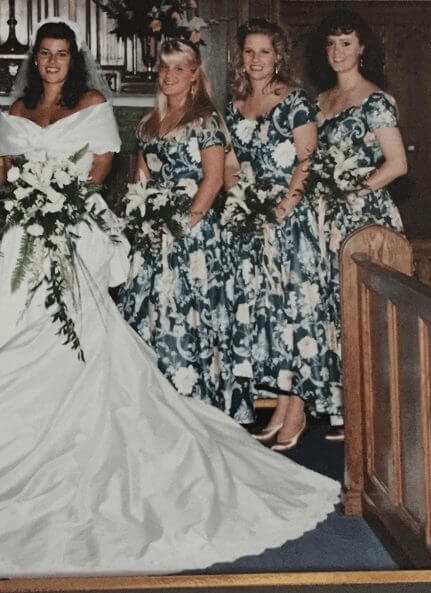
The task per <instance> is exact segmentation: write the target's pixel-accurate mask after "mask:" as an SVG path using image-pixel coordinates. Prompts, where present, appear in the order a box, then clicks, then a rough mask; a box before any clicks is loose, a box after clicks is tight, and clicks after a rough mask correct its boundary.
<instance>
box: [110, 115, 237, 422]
mask: <svg viewBox="0 0 431 593" xmlns="http://www.w3.org/2000/svg"><path fill="white" fill-rule="evenodd" d="M225 145H226V138H225V134H224V133H223V131H222V129H221V125H220V118H219V117H218V115H217V114H215V113H214V114H212V115H211V116H210V117H208V118H206V119H205V120H204V119H200V120H199V121H198V122H194V123H191V124H188V125H186V126H185V127H184V128H182V129H181V130H180V131H179V132H178V133H176V134H175V136H174V137H163V138H155V139H154V138H152V139H143V140H140V150H142V152H143V154H144V157H145V161H146V164H147V166H148V169H149V170H150V173H151V177H152V178H153V179H154V180H156V181H157V180H160V181H175V182H178V181H179V180H181V182H184V183H185V184H186V185H187V186H188V187H189V189H190V187H191V186H193V185H194V186H195V192H194V193H196V191H197V189H198V184H199V183H200V182H201V181H202V178H203V175H202V165H201V153H200V151H201V150H204V149H206V148H209V147H211V146H225ZM189 193H190V192H189ZM191 193H193V192H191ZM193 195H194V194H193ZM191 200H192V198H190V202H191ZM132 253H133V246H132ZM132 270H134V272H132V274H131V276H132V277H131V278H130V279H129V281H128V282H127V283H126V285H125V286H124V287H123V288H122V289H121V291H120V295H119V301H120V302H119V307H120V310H121V311H122V313H123V315H124V317H125V319H126V320H127V321H128V322H129V324H130V325H131V326H132V327H133V328H134V329H135V330H136V331H137V332H138V333H139V335H140V336H141V337H142V338H143V339H144V340H145V341H146V342H147V343H148V344H149V345H150V346H152V348H153V349H154V350H155V352H156V355H157V360H158V366H159V368H160V370H161V371H162V372H163V373H164V374H165V376H166V377H167V378H168V379H169V380H170V381H171V382H172V383H173V385H174V386H175V387H176V389H177V390H178V392H179V393H180V394H182V395H185V396H192V397H195V398H200V399H201V400H204V401H205V402H207V403H210V404H212V405H214V406H216V407H218V408H220V409H221V410H223V411H225V412H227V413H230V414H231V415H232V416H233V417H237V409H236V404H235V398H236V394H235V385H234V381H233V380H232V373H231V364H230V361H229V347H230V344H229V339H228V337H229V335H228V328H229V322H228V313H227V308H226V298H225V276H224V270H223V265H222V259H221V249H220V226H219V221H218V217H217V215H216V214H215V212H214V211H213V210H209V211H208V212H207V214H206V215H205V216H204V217H203V219H202V220H201V221H200V222H199V223H198V224H197V225H195V226H194V227H193V229H192V230H191V231H190V233H189V234H188V235H187V236H186V237H185V238H184V239H181V240H176V241H174V242H173V245H172V247H171V249H170V250H169V251H167V250H166V249H165V248H163V247H162V250H161V251H160V248H158V247H157V246H155V247H154V248H148V249H146V250H145V251H141V252H135V253H134V255H133V259H132Z"/></svg>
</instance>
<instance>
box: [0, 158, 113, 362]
mask: <svg viewBox="0 0 431 593" xmlns="http://www.w3.org/2000/svg"><path fill="white" fill-rule="evenodd" d="M87 150H88V146H85V147H84V148H82V149H81V150H80V151H78V152H77V153H75V154H74V155H72V156H70V157H69V159H66V160H63V161H53V160H50V159H48V160H43V161H41V160H31V159H30V160H28V161H26V162H24V163H23V164H22V165H21V166H15V167H12V168H11V169H10V170H9V171H8V174H7V180H8V183H7V184H6V185H4V186H2V187H1V188H0V238H1V237H2V235H3V234H5V233H6V232H7V231H8V230H9V229H10V228H12V227H14V226H20V227H21V228H22V229H23V234H22V239H21V244H20V249H19V255H18V258H17V262H16V265H15V268H14V270H13V272H12V277H11V291H12V293H13V292H15V291H17V290H18V289H19V288H20V286H22V284H23V282H24V281H26V282H27V305H29V304H30V302H31V300H32V299H33V298H34V296H35V294H36V292H37V291H38V290H39V289H40V288H41V287H44V288H45V291H46V296H45V307H46V309H49V310H52V315H51V319H52V322H53V323H55V324H57V325H59V328H58V331H57V334H58V335H60V336H62V337H63V338H64V344H70V346H71V348H72V349H73V350H77V352H78V358H79V359H80V360H82V361H85V359H84V352H83V350H82V347H81V343H80V340H79V336H78V333H77V329H76V325H75V321H74V319H73V314H72V312H71V309H72V310H74V311H76V310H77V309H78V305H79V286H78V278H77V265H80V266H83V265H85V264H84V262H82V261H81V260H80V259H79V256H78V254H77V250H76V239H78V238H79V235H78V234H77V228H76V226H77V225H78V224H79V223H82V222H83V223H85V224H87V225H89V226H92V225H93V224H94V225H96V226H97V227H99V228H100V229H101V230H102V231H104V232H106V233H108V235H109V236H110V238H111V240H112V241H113V242H116V241H118V240H119V237H118V229H116V228H114V227H113V225H112V224H111V222H108V220H107V219H105V216H104V215H105V212H106V210H103V209H102V210H101V209H100V208H99V209H98V208H97V206H96V203H97V197H98V196H99V194H98V193H97V192H98V191H99V190H100V186H99V185H96V184H94V183H93V182H92V181H91V179H90V178H89V177H88V176H87V175H83V174H82V173H81V172H80V169H79V167H78V166H77V163H78V161H79V160H80V159H81V158H82V157H83V156H84V154H85V153H86V152H87Z"/></svg>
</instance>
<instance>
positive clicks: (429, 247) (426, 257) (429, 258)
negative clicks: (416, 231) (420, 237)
mask: <svg viewBox="0 0 431 593" xmlns="http://www.w3.org/2000/svg"><path fill="white" fill-rule="evenodd" d="M412 247H413V261H414V268H415V276H416V277H417V279H418V280H420V281H421V282H423V283H424V284H428V285H429V286H431V241H412Z"/></svg>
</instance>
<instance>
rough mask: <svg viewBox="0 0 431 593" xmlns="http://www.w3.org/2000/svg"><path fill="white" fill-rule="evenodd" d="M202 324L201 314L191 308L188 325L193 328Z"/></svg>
mask: <svg viewBox="0 0 431 593" xmlns="http://www.w3.org/2000/svg"><path fill="white" fill-rule="evenodd" d="M200 322H201V318H200V315H199V312H198V311H196V309H193V307H191V309H190V311H189V312H188V314H187V323H188V324H189V325H190V326H191V327H197V326H198V325H200Z"/></svg>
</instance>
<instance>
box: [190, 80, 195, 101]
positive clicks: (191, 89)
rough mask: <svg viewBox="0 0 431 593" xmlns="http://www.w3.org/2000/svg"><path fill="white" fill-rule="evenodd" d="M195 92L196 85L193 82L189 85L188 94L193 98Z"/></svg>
mask: <svg viewBox="0 0 431 593" xmlns="http://www.w3.org/2000/svg"><path fill="white" fill-rule="evenodd" d="M195 94H196V86H195V83H193V84H192V86H191V87H190V96H191V98H192V99H193V98H194V96H195Z"/></svg>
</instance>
